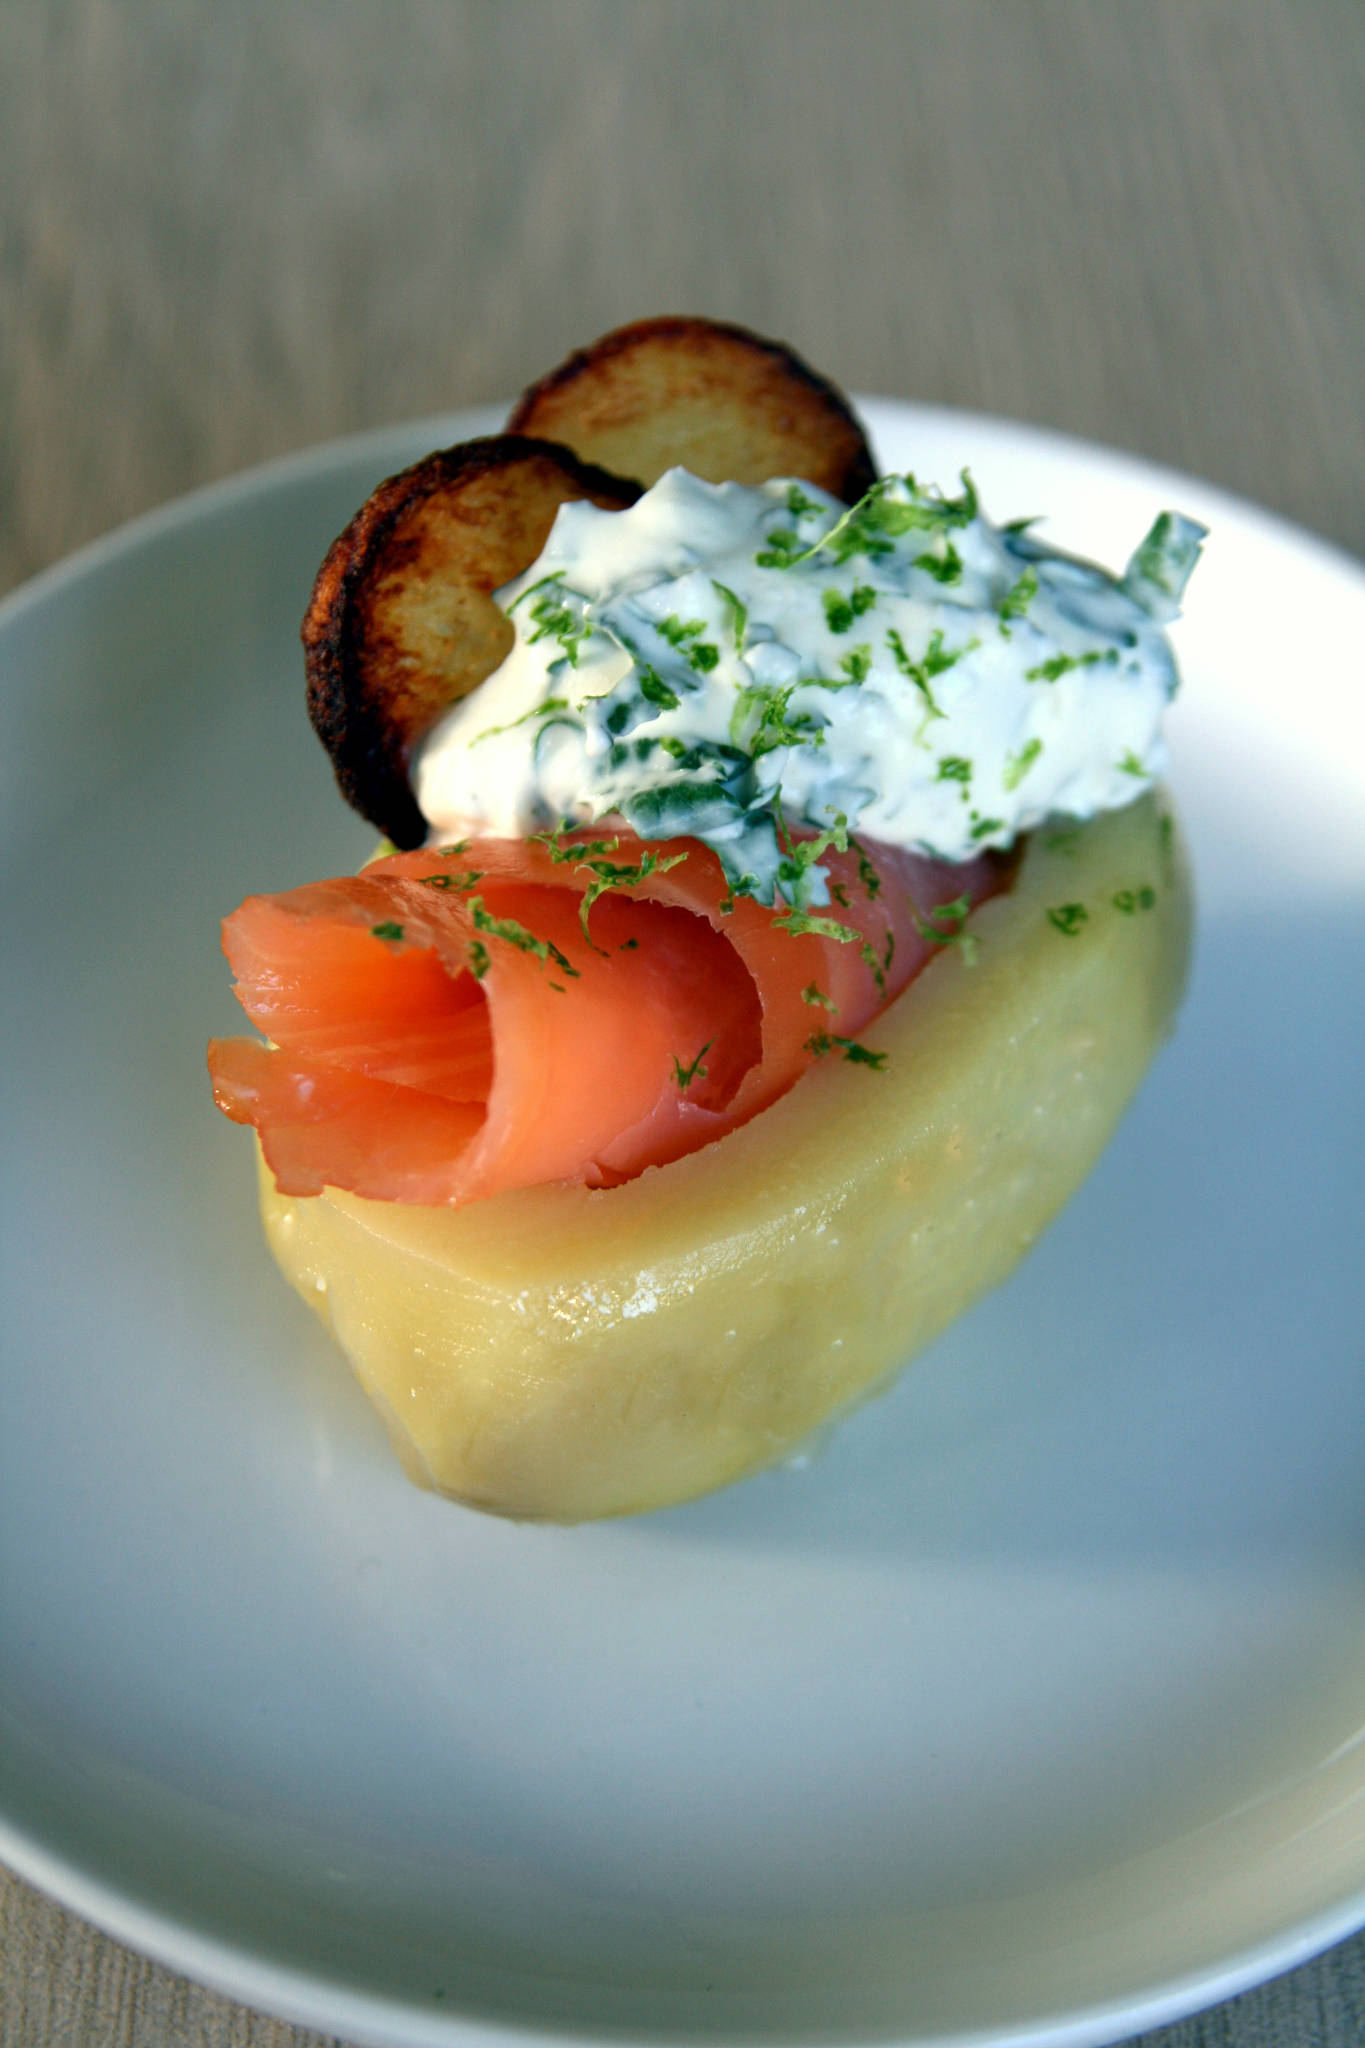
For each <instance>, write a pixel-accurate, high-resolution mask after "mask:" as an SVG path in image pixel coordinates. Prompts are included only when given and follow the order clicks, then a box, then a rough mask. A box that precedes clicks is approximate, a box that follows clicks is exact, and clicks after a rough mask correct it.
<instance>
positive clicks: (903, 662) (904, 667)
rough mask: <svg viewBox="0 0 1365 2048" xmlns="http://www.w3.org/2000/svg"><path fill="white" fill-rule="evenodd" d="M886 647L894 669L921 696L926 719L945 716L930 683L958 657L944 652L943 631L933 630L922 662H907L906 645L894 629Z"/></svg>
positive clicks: (908, 659)
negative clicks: (894, 666) (889, 651)
mask: <svg viewBox="0 0 1365 2048" xmlns="http://www.w3.org/2000/svg"><path fill="white" fill-rule="evenodd" d="M886 644H887V646H888V647H889V648H890V649H891V658H892V660H893V661H894V662H895V664H896V667H897V668H898V669H899V670H900V672H901V674H902V675H903V676H906V677H907V678H908V679H909V681H910V682H912V683H913V684H914V686H915V688H916V689H917V690H918V691H919V693H920V696H921V697H922V698H923V699H924V703H925V711H926V716H927V717H929V718H942V717H944V716H945V713H944V712H943V710H942V709H941V707H940V706H939V704H938V703H937V701H936V699H935V697H934V693H933V691H932V690H931V689H930V687H929V684H930V681H931V679H932V678H933V677H934V676H941V675H942V674H943V672H944V670H945V669H949V668H951V667H952V665H953V663H954V662H955V661H957V660H958V659H959V658H960V656H959V655H958V654H945V653H944V650H943V634H942V632H941V631H940V630H938V629H935V631H934V633H933V634H932V635H931V636H930V640H929V645H928V646H927V647H926V648H925V650H924V658H923V660H922V661H912V660H911V659H910V656H909V655H908V654H907V653H906V651H905V642H904V640H902V638H901V636H900V634H899V633H898V632H897V631H896V628H895V627H894V626H893V627H892V628H891V630H890V631H889V632H888V634H887V636H886ZM966 651H967V650H966V649H965V648H964V649H962V650H961V652H962V653H965V652H966Z"/></svg>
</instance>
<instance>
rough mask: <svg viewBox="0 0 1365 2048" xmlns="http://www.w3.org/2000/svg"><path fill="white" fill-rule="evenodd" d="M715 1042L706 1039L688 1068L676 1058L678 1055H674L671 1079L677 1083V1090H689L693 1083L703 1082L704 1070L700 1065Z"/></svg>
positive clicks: (712, 1039) (711, 1039)
mask: <svg viewBox="0 0 1365 2048" xmlns="http://www.w3.org/2000/svg"><path fill="white" fill-rule="evenodd" d="M715 1042H716V1041H715V1039H714V1038H708V1039H707V1041H706V1043H705V1045H704V1046H703V1047H702V1049H701V1051H700V1052H699V1053H698V1054H697V1057H696V1058H695V1059H694V1060H693V1062H692V1064H691V1066H690V1067H685V1066H684V1065H683V1063H682V1061H681V1060H680V1059H679V1058H678V1055H677V1054H676V1053H674V1055H673V1078H674V1080H675V1081H676V1082H677V1084H678V1086H679V1088H690V1087H691V1085H692V1083H693V1082H694V1081H704V1080H705V1079H706V1069H705V1067H704V1066H703V1065H702V1061H703V1060H704V1059H705V1057H706V1055H707V1053H708V1052H710V1050H711V1048H712V1046H713V1045H714V1044H715Z"/></svg>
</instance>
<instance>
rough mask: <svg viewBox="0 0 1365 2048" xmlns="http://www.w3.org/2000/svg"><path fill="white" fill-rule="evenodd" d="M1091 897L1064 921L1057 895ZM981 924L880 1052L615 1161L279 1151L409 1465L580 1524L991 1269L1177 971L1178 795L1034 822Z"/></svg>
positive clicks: (293, 1234)
mask: <svg viewBox="0 0 1365 2048" xmlns="http://www.w3.org/2000/svg"><path fill="white" fill-rule="evenodd" d="M1144 890H1146V891H1151V892H1154V895H1155V901H1154V902H1153V903H1151V905H1150V907H1144V901H1145V899H1144V898H1143V897H1141V896H1140V894H1139V892H1141V891H1144ZM1115 897H1118V898H1119V899H1120V903H1119V904H1118V905H1116V904H1115V901H1114V899H1115ZM1076 904H1080V905H1082V906H1083V907H1084V911H1085V913H1086V915H1085V918H1084V921H1083V922H1081V923H1080V925H1079V929H1078V930H1076V931H1075V933H1074V935H1070V936H1068V935H1067V934H1066V933H1065V932H1063V931H1062V930H1059V929H1058V927H1057V925H1056V924H1055V923H1054V922H1053V921H1052V920H1051V919H1050V918H1049V915H1048V912H1049V911H1050V910H1057V911H1064V907H1065V906H1068V905H1076ZM1123 905H1127V906H1128V907H1127V908H1124V907H1122V906H1123ZM1069 921H1072V914H1071V913H1065V912H1064V916H1063V922H1069ZM971 929H972V931H973V932H974V933H975V934H976V936H977V941H978V955H977V959H976V963H975V965H968V964H967V963H966V961H965V960H964V959H963V958H962V957H961V955H960V953H959V951H958V949H957V948H956V947H948V948H945V950H944V953H943V954H942V955H941V956H940V957H938V958H936V959H935V960H934V961H933V962H931V964H930V965H929V967H928V968H927V969H926V970H925V971H924V973H923V974H922V975H920V977H919V978H918V979H917V980H916V981H915V982H913V983H912V985H911V986H910V988H909V989H908V990H907V991H906V992H905V994H904V995H902V996H901V997H900V998H899V999H898V1001H896V1002H895V1003H894V1004H893V1005H892V1006H891V1008H890V1009H889V1010H888V1011H887V1012H886V1014H885V1015H884V1016H883V1017H881V1018H880V1019H878V1021H877V1022H876V1024H875V1025H873V1026H871V1027H870V1028H869V1029H868V1030H867V1031H866V1032H865V1033H864V1040H865V1042H866V1043H867V1044H868V1045H870V1046H873V1047H876V1048H877V1049H879V1050H884V1051H885V1052H886V1053H887V1054H888V1059H887V1063H886V1066H885V1068H884V1069H883V1070H880V1071H874V1070H872V1069H870V1068H868V1067H866V1066H861V1065H853V1064H850V1063H848V1062H845V1061H843V1060H839V1059H832V1058H827V1059H825V1060H824V1061H822V1062H820V1063H819V1064H818V1065H817V1066H816V1067H815V1068H814V1069H813V1070H812V1071H811V1072H810V1073H809V1074H808V1075H807V1076H806V1077H805V1078H804V1079H803V1080H802V1081H801V1082H800V1083H799V1084H798V1085H797V1086H796V1087H795V1088H794V1089H793V1090H792V1092H791V1093H790V1094H789V1095H787V1096H785V1097H784V1098H783V1099H782V1100H781V1101H780V1102H778V1103H776V1104H775V1105H774V1106H773V1107H772V1108H771V1109H768V1110H766V1111H764V1113H763V1114H762V1115H761V1116H759V1117H757V1118H755V1119H754V1121H753V1122H752V1123H750V1124H748V1125H746V1126H745V1127H744V1128H743V1129H742V1130H739V1131H735V1132H732V1133H731V1134H730V1135H729V1136H728V1137H725V1138H723V1139H721V1140H720V1141H719V1142H718V1143H716V1144H714V1145H711V1146H708V1147H707V1148H706V1149H705V1150H704V1151H701V1152H697V1153H694V1154H692V1155H691V1156H690V1157H689V1158H686V1159H682V1160H679V1161H677V1162H676V1163H675V1164H673V1165H671V1166H666V1167H662V1168H654V1169H651V1170H650V1171H649V1172H648V1173H645V1174H643V1175H642V1176H641V1177H640V1178H639V1179H638V1180H635V1181H631V1182H629V1183H628V1184H627V1185H626V1186H624V1187H619V1188H612V1189H599V1190H590V1189H586V1188H580V1187H568V1186H562V1185H561V1186H553V1187H540V1188H529V1189H525V1190H522V1191H519V1192H517V1193H514V1194H508V1195H501V1196H498V1197H496V1198H494V1199H493V1200H491V1201H487V1202H478V1203H475V1204H473V1205H472V1206H470V1207H469V1208H465V1209H455V1210H448V1209H427V1208H410V1207H403V1206H400V1205H397V1204H393V1203H387V1202H372V1201H364V1200H361V1199H360V1198H359V1197H357V1196H354V1195H348V1194H341V1193H327V1194H324V1195H320V1196H314V1197H308V1198H298V1197H295V1196H288V1195H281V1194H279V1193H277V1192H276V1189H275V1187H274V1183H273V1181H272V1180H271V1178H270V1176H269V1174H268V1173H264V1175H263V1181H262V1210H263V1214H264V1219H265V1226H266V1230H267V1233H268V1235H269V1238H270V1243H271V1246H272V1248H273V1250H274V1253H275V1256H276V1258H277V1259H278V1261H279V1263H280V1265H281V1267H282V1268H283V1270H284V1272H285V1273H286V1274H287V1275H288V1277H289V1279H290V1280H291V1281H292V1282H293V1283H294V1285H295V1286H296V1287H297V1288H298V1290H299V1292H300V1293H301V1294H302V1295H303V1297H304V1299H305V1300H306V1301H308V1302H310V1303H311V1304H312V1306H313V1307H314V1308H316V1309H317V1311H318V1313H319V1314H320V1315H321V1316H322V1317H323V1318H324V1320H325V1321H326V1322H327V1323H328V1324H329V1325H330V1327H331V1329H332V1330H333V1331H334V1333H335V1335H336V1337H337V1340H338V1342H339V1343H340V1344H341V1347H342V1349H343V1350H344V1351H345V1352H346V1354H347V1356H348V1357H349V1358H350V1360H351V1362H352V1364H353V1365H354V1367H355V1369H356V1371H357V1373H358V1374H359V1376H360V1379H361V1382H362V1384H363V1385H364V1386H365V1388H366V1390H367V1392H368V1393H369V1394H370V1396H371V1398H372V1399H373V1401H374V1402H375V1404H376V1406H377V1407H378V1408H379V1410H380V1412H381V1413H382V1414H383V1416H384V1418H385V1420H386V1422H387V1423H388V1426H389V1429H390V1431H391V1433H392V1435H393V1439H394V1442H395V1445H396V1446H397V1448H398V1450H399V1453H400V1455H401V1456H402V1458H403V1462H404V1464H405V1465H406V1467H407V1469H408V1471H409V1472H410V1473H411V1475H412V1476H413V1478H415V1479H416V1480H418V1481H419V1482H420V1483H421V1484H422V1485H424V1486H432V1487H436V1488H437V1489H439V1490H440V1491H441V1492H443V1493H446V1494H450V1495H453V1496H454V1497H455V1498H457V1499H459V1500H462V1501H466V1502H469V1503H471V1504H472V1505H474V1506H476V1507H480V1508H486V1509H490V1510H492V1511H494V1512H496V1513H498V1514H504V1515H515V1516H526V1517H538V1518H547V1519H552V1520H557V1521H566V1522H572V1521H582V1520H587V1519H591V1518H593V1517H596V1516H602V1515H621V1514H631V1513H635V1512H638V1511H640V1510H642V1509H648V1508H657V1507H663V1506H666V1505H668V1504H670V1503H672V1502H676V1501H682V1500H688V1499H690V1498H692V1497H693V1496H694V1495H696V1494H700V1493H704V1492H707V1491H708V1490H709V1489H711V1488H712V1487H717V1486H721V1485H724V1484H725V1483H726V1482H727V1481H728V1480H732V1479H737V1478H739V1477H741V1476H742V1475H743V1474H744V1473H747V1472H752V1471H754V1470H756V1469H757V1468H759V1467H760V1466H763V1465H767V1464H770V1463H771V1462H772V1461H773V1460H774V1459H779V1458H782V1457H784V1456H786V1455H788V1454H789V1453H790V1452H791V1451H792V1450H793V1449H794V1448H795V1447H796V1446H797V1445H799V1444H800V1443H801V1441H802V1439H803V1438H804V1437H806V1436H807V1435H808V1434H809V1433H810V1432H811V1431H812V1430H814V1429H816V1428H817V1427H818V1426H819V1425H821V1424H822V1423H825V1422H827V1421H828V1420H829V1419H830V1417H831V1416H833V1415H835V1414H837V1413H838V1411H839V1410H840V1409H842V1408H845V1407H847V1406H848V1405H849V1404H850V1403H852V1402H854V1401H856V1400H858V1399H859V1398H860V1397H862V1396H863V1395H865V1394H867V1393H868V1392H870V1391H871V1390H873V1389H874V1388H876V1387H877V1386H878V1385H880V1384H881V1383H882V1382H883V1381H884V1380H885V1379H886V1378H887V1377H888V1375H890V1374H891V1373H893V1372H894V1371H895V1370H896V1369H898V1368H899V1367H900V1366H902V1365H904V1364H905V1363H906V1361H907V1360H908V1359H909V1358H910V1357H911V1356H912V1354H913V1353H914V1352H915V1351H917V1350H918V1349H919V1348H920V1347H921V1346H922V1345H924V1344H925V1343H927V1342H928V1340H929V1339H930V1338H932V1337H933V1336H935V1335H936V1334H937V1333H938V1332H939V1331H940V1330H942V1329H943V1328H944V1326H945V1324H947V1323H948V1322H950V1321H951V1320H952V1318H953V1317H954V1316H956V1315H958V1314H960V1313H961V1311H962V1310H963V1309H964V1308H966V1307H967V1306H968V1304H969V1303H971V1302H972V1301H974V1300H975V1299H976V1298H977V1297H978V1296H979V1295H980V1294H982V1293H984V1292H985V1291H986V1289H988V1288H990V1287H993V1286H995V1285H996V1284H997V1283H998V1282H999V1281H1001V1280H1003V1279H1004V1278H1005V1276H1006V1274H1007V1273H1009V1272H1010V1270H1011V1268H1012V1267H1013V1266H1014V1265H1015V1264H1016V1262H1017V1261H1018V1260H1019V1258H1020V1257H1021V1256H1022V1255H1023V1253H1024V1252H1025V1251H1026V1250H1027V1249H1028V1247H1029V1246H1030V1245H1031V1244H1032V1243H1033V1241H1034V1239H1035V1238H1036V1237H1037V1235H1038V1233H1039V1231H1040V1230H1041V1229H1042V1228H1043V1226H1044V1225H1045V1224H1046V1223H1047V1222H1048V1221H1049V1219H1050V1218H1051V1217H1052V1216H1053V1215H1054V1214H1055V1213H1056V1211H1057V1210H1058V1209H1059V1208H1060V1207H1061V1205H1062V1204H1063V1202H1065V1201H1066V1199H1067V1197H1068V1196H1069V1195H1070V1194H1071V1193H1072V1192H1073V1191H1074V1190H1075V1188H1076V1187H1077V1186H1078V1185H1079V1184H1080V1182H1081V1181H1082V1180H1083V1179H1084V1177H1085V1175H1086V1174H1087V1173H1088V1172H1089V1170H1090V1167H1091V1166H1092V1165H1093V1163H1094V1161H1095V1159H1096V1157H1097V1156H1098V1154H1099V1152H1100V1151H1101V1149H1102V1148H1103V1146H1104V1144H1105V1142H1106V1140H1107V1139H1108V1138H1109V1136H1110V1134H1111V1132H1112V1131H1113V1129H1114V1126H1115V1124H1116V1123H1117V1121H1118V1118H1119V1116H1120V1114H1121V1113H1122V1111H1123V1109H1124V1107H1125V1105H1126V1104H1127V1102H1128V1101H1129V1099H1130V1097H1131V1096H1132V1094H1133V1091H1134V1089H1135V1088H1136V1087H1137V1085H1138V1082H1139V1081H1140V1080H1141V1078H1142V1075H1143V1073H1144V1071H1145V1069H1146V1067H1147V1064H1148V1062H1149V1061H1150V1059H1151V1058H1152V1055H1153V1054H1154V1053H1155V1051H1156V1050H1157V1048H1158V1047H1159V1046H1160V1044H1161V1042H1162V1039H1163V1038H1164V1037H1165V1035H1166V1033H1167V1031H1168V1029H1169V1027H1170V1023H1171V1019H1172V1016H1173V1013H1174V1010H1175V1007H1176V1004H1177V1002H1178V1001H1179V997H1180V993H1181V989H1182V986H1183V982H1184V978H1185V970H1186V963H1187V957H1188V951H1189V934H1190V893H1189V885H1188V878H1187V874H1186V870H1185V867H1184V863H1183V860H1182V857H1181V855H1180V851H1179V848H1178V846H1177V844H1176V843H1175V835H1174V832H1173V830H1172V828H1171V825H1170V823H1169V818H1168V814H1167V812H1166V809H1165V806H1164V802H1163V800H1162V799H1161V798H1160V797H1159V796H1147V797H1144V798H1142V799H1140V800H1139V801H1138V802H1137V803H1135V804H1134V805H1132V806H1131V807H1130V808H1129V809H1127V810H1123V811H1119V812H1115V813H1111V814H1110V815H1108V816H1105V817H1101V818H1098V819H1096V820H1094V821H1093V822H1092V823H1090V824H1087V825H1085V826H1083V827H1080V828H1078V829H1077V830H1076V831H1075V832H1074V833H1073V834H1071V835H1068V836H1065V837H1062V836H1060V835H1055V834H1049V833H1047V832H1042V833H1039V834H1036V835H1034V838H1033V840H1032V841H1031V842H1030V844H1029V845H1028V847H1027V850H1026V852H1025V854H1024V858H1023V861H1022V864H1021V868H1020V872H1019V876H1018V879H1017V882H1016V885H1015V887H1014V890H1013V892H1012V893H1011V894H1010V895H1009V896H1005V897H999V898H996V899H995V900H994V901H992V902H990V903H987V904H985V905H984V906H983V907H982V909H981V910H979V911H978V912H977V913H976V915H975V916H974V917H973V919H972V921H971Z"/></svg>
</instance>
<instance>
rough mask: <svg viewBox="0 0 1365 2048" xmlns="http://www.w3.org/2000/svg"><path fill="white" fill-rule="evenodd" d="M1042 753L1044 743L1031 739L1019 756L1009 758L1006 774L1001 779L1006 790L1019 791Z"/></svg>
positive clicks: (1006, 763)
mask: <svg viewBox="0 0 1365 2048" xmlns="http://www.w3.org/2000/svg"><path fill="white" fill-rule="evenodd" d="M1042 751H1043V743H1042V741H1041V740H1040V739H1031V740H1026V741H1025V743H1024V745H1023V746H1022V747H1020V749H1019V751H1018V753H1017V754H1011V755H1010V756H1009V758H1008V759H1007V760H1006V762H1005V772H1004V774H1003V775H1002V776H1001V778H1000V779H1001V781H1002V782H1003V783H1004V785H1005V787H1006V789H1018V787H1019V785H1020V783H1021V782H1022V781H1023V779H1024V777H1025V776H1026V775H1027V774H1028V772H1029V769H1030V768H1031V767H1032V766H1033V764H1034V762H1035V761H1036V760H1037V759H1038V756H1039V755H1040V754H1041V753H1042Z"/></svg>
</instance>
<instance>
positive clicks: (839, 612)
mask: <svg viewBox="0 0 1365 2048" xmlns="http://www.w3.org/2000/svg"><path fill="white" fill-rule="evenodd" d="M876 602H877V593H876V591H875V590H874V589H873V588H872V587H871V585H870V584H867V583H859V584H856V585H855V586H854V588H853V590H852V591H851V592H850V593H849V595H848V596H847V597H845V596H844V593H843V592H842V590H827V591H826V592H825V595H824V606H825V623H826V624H827V625H828V627H829V630H830V632H831V633H848V632H850V631H851V630H852V628H853V624H854V621H855V620H856V619H860V618H861V617H862V615H863V613H864V612H869V611H871V609H872V607H873V605H874V604H875V603H876Z"/></svg>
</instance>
